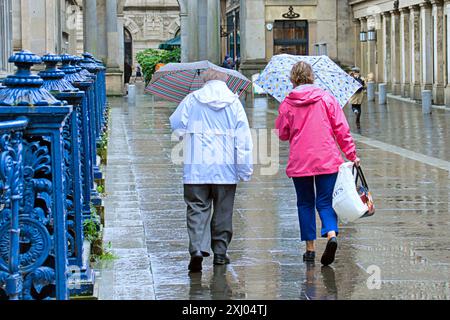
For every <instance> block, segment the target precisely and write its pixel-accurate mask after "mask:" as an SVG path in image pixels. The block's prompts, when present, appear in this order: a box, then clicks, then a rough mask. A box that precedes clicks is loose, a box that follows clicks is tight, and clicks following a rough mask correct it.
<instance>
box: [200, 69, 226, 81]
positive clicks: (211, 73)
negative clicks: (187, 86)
mask: <svg viewBox="0 0 450 320" xmlns="http://www.w3.org/2000/svg"><path fill="white" fill-rule="evenodd" d="M200 77H201V79H202V80H203V82H205V83H206V82H208V81H212V80H219V81H223V82H227V81H228V75H227V74H225V73H223V72H220V71H217V70H214V69H208V70H206V71H203V72H202V73H201V75H200Z"/></svg>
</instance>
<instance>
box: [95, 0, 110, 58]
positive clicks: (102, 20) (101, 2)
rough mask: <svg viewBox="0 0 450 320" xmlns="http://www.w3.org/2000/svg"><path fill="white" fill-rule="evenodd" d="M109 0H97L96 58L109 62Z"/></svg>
mask: <svg viewBox="0 0 450 320" xmlns="http://www.w3.org/2000/svg"><path fill="white" fill-rule="evenodd" d="M107 2H109V0H97V55H96V58H97V59H100V60H102V61H103V63H104V64H107V60H108V39H107V36H106V3H107Z"/></svg>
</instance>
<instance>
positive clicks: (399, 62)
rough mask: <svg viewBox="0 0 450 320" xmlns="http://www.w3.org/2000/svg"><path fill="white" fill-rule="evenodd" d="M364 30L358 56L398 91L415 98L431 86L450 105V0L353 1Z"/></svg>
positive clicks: (436, 96) (438, 100)
mask: <svg viewBox="0 0 450 320" xmlns="http://www.w3.org/2000/svg"><path fill="white" fill-rule="evenodd" d="M350 5H351V7H352V11H353V14H354V18H355V23H356V24H357V25H358V28H359V31H360V39H359V41H358V42H356V45H357V52H358V53H359V54H358V55H357V56H356V57H355V61H356V62H357V63H358V64H360V65H361V67H362V72H363V74H365V75H368V74H370V73H372V74H373V76H374V80H375V81H376V82H380V83H381V82H385V83H387V85H388V90H389V91H391V92H392V93H393V94H396V95H402V96H404V97H408V98H411V99H415V100H420V99H421V92H422V90H425V89H426V90H432V91H433V100H434V103H435V104H441V105H442V104H446V105H450V52H449V50H448V46H449V45H450V29H449V28H450V20H449V19H450V1H440V0H431V1H424V0H399V1H386V0H369V1H361V0H359V1H351V2H350Z"/></svg>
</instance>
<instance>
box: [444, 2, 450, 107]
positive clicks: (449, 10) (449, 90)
mask: <svg viewBox="0 0 450 320" xmlns="http://www.w3.org/2000/svg"><path fill="white" fill-rule="evenodd" d="M445 13H446V16H445V18H446V20H447V37H446V38H447V39H446V47H447V48H448V46H450V1H446V3H445ZM446 72H447V77H446V78H447V84H446V87H445V105H446V106H450V50H448V49H447V70H446Z"/></svg>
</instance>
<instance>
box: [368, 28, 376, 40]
mask: <svg viewBox="0 0 450 320" xmlns="http://www.w3.org/2000/svg"><path fill="white" fill-rule="evenodd" d="M367 40H368V41H377V32H376V31H375V30H373V29H372V30H369V31H368V32H367Z"/></svg>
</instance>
